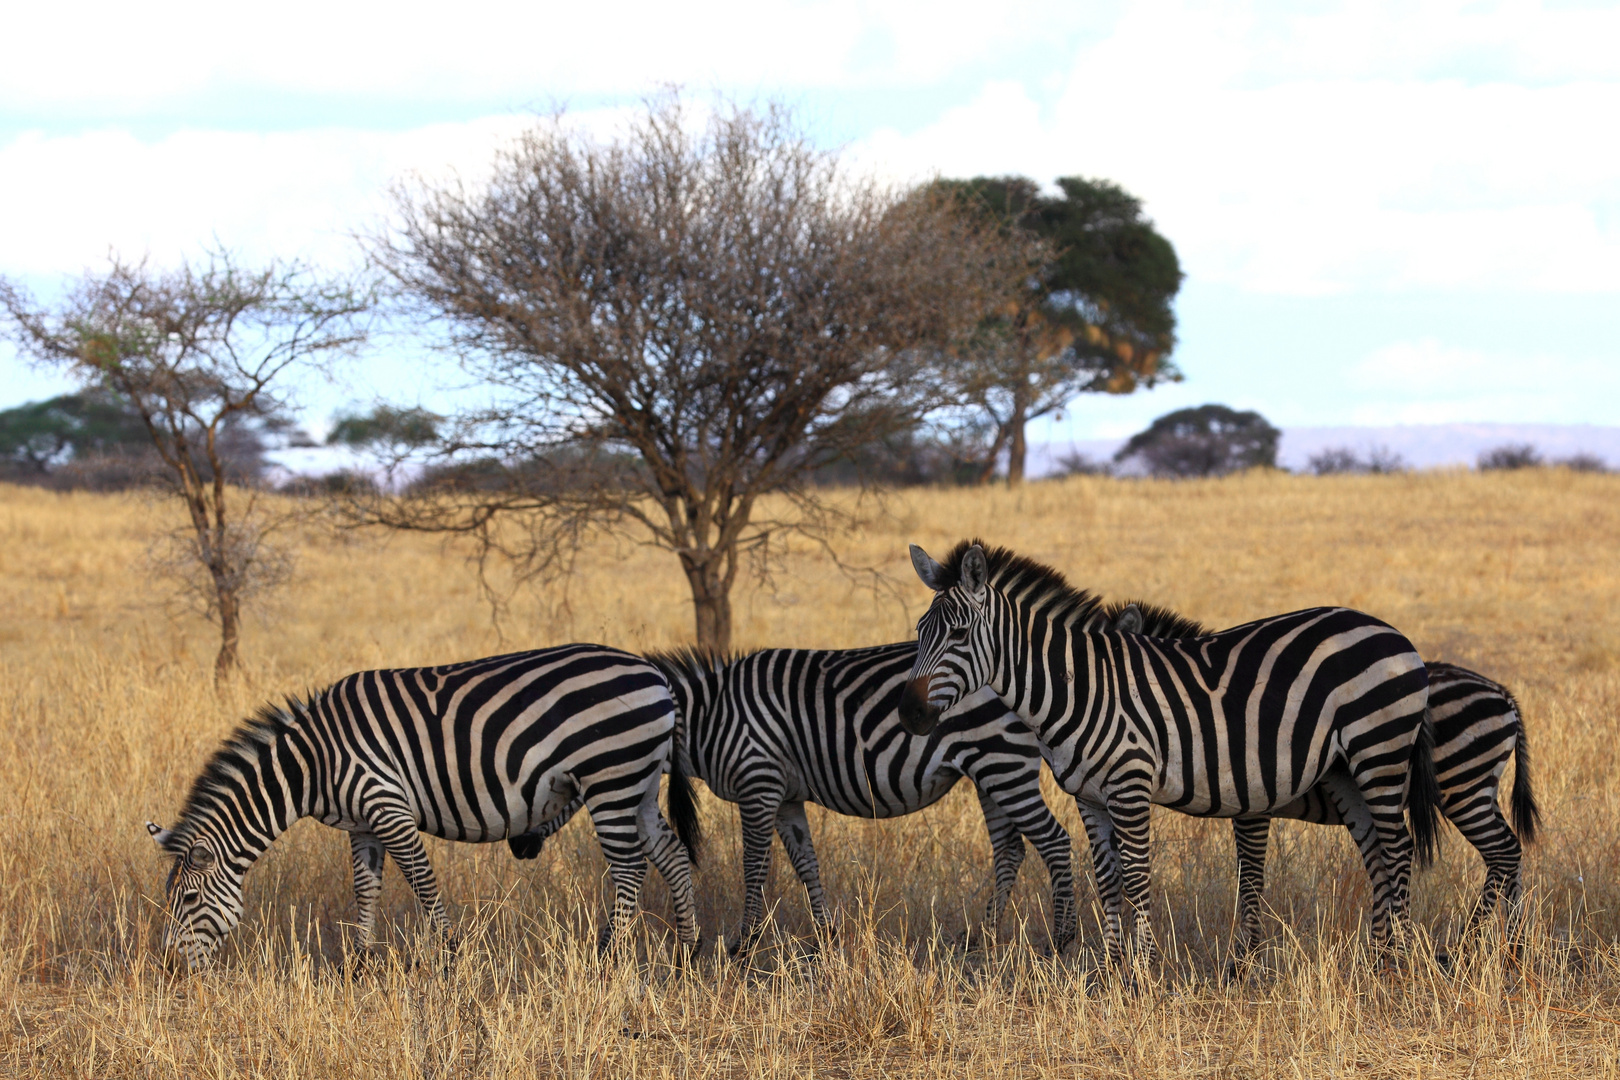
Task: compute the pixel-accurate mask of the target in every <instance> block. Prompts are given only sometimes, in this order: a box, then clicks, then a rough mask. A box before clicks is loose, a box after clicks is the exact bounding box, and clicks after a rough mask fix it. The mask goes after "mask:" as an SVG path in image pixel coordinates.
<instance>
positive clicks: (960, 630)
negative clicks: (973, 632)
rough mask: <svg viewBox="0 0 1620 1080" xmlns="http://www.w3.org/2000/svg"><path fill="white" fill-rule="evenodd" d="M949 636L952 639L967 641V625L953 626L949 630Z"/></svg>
mask: <svg viewBox="0 0 1620 1080" xmlns="http://www.w3.org/2000/svg"><path fill="white" fill-rule="evenodd" d="M947 636H948V637H949V638H950V639H951V640H952V641H966V640H967V636H968V628H967V627H965V626H953V627H951V628H950V630H949V631H948V633H947Z"/></svg>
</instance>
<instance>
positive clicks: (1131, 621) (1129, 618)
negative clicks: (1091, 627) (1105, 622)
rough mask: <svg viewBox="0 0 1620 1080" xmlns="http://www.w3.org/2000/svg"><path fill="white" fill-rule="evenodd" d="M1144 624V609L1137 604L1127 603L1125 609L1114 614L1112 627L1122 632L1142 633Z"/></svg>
mask: <svg viewBox="0 0 1620 1080" xmlns="http://www.w3.org/2000/svg"><path fill="white" fill-rule="evenodd" d="M1142 625H1143V623H1142V609H1141V608H1139V607H1137V606H1136V605H1135V604H1126V605H1125V610H1124V611H1121V612H1120V613H1119V614H1118V615H1115V616H1114V625H1113V626H1112V627H1110V629H1112V630H1116V631H1118V632H1119V633H1121V634H1140V633H1141V632H1142Z"/></svg>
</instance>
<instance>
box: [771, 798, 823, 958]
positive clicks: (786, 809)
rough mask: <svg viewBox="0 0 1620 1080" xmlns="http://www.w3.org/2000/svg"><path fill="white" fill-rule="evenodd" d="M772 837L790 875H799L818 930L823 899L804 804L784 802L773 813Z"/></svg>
mask: <svg viewBox="0 0 1620 1080" xmlns="http://www.w3.org/2000/svg"><path fill="white" fill-rule="evenodd" d="M776 835H778V836H780V837H781V838H782V847H783V848H785V849H786V850H787V854H788V860H789V861H790V862H792V863H793V872H794V873H796V874H798V875H799V880H800V881H801V882H803V884H804V891H805V894H806V896H808V898H809V900H810V917H811V918H812V919H814V920H815V923H816V926H817V927H818V928H825V927H826V926H827V896H826V893H824V892H823V891H822V888H821V865H820V864H819V863H818V862H816V849H815V845H814V844H812V843H811V842H810V819H809V818H807V817H805V815H804V803H802V802H785V803H783V804H782V805H781V806H780V807H778V808H777V811H776Z"/></svg>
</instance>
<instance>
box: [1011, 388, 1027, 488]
mask: <svg viewBox="0 0 1620 1080" xmlns="http://www.w3.org/2000/svg"><path fill="white" fill-rule="evenodd" d="M1028 410H1029V406H1028V405H1026V404H1025V403H1024V402H1022V401H1020V402H1017V403H1016V404H1014V406H1013V414H1012V419H1011V420H1009V421H1007V433H1008V441H1007V486H1008V487H1017V486H1018V485H1019V484H1022V483H1023V482H1024V454H1025V452H1026V451H1027V450H1028V446H1027V445H1026V444H1025V442H1024V414H1025V413H1026V412H1028Z"/></svg>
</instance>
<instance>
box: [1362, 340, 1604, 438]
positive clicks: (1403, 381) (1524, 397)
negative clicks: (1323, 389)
mask: <svg viewBox="0 0 1620 1080" xmlns="http://www.w3.org/2000/svg"><path fill="white" fill-rule="evenodd" d="M1344 387H1345V390H1346V394H1345V400H1344V401H1343V406H1347V408H1345V409H1344V412H1343V414H1342V415H1343V417H1344V419H1346V420H1348V421H1349V422H1351V423H1356V424H1433V423H1452V422H1457V421H1465V420H1478V419H1480V418H1482V417H1491V418H1499V419H1503V420H1517V421H1531V420H1540V421H1556V420H1560V419H1567V418H1569V417H1574V416H1585V415H1589V414H1590V412H1591V410H1590V408H1589V407H1588V406H1589V403H1590V401H1591V400H1592V399H1596V400H1599V401H1610V402H1613V401H1616V400H1620V365H1617V364H1615V363H1613V362H1612V361H1607V362H1606V361H1602V360H1579V359H1572V358H1570V357H1568V356H1560V355H1557V354H1555V353H1508V352H1487V351H1485V350H1481V349H1466V348H1458V347H1456V346H1452V345H1448V344H1446V343H1444V342H1442V341H1440V340H1437V339H1435V338H1432V337H1423V338H1417V339H1414V340H1411V341H1397V342H1393V343H1391V344H1389V345H1386V346H1383V347H1381V348H1378V349H1375V350H1373V351H1372V352H1371V353H1369V354H1368V355H1367V356H1365V357H1364V358H1363V359H1361V360H1360V361H1358V362H1357V363H1355V364H1354V365H1353V366H1351V367H1350V368H1349V369H1348V370H1347V371H1346V372H1345V378H1344Z"/></svg>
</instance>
